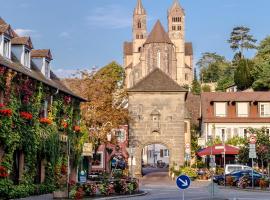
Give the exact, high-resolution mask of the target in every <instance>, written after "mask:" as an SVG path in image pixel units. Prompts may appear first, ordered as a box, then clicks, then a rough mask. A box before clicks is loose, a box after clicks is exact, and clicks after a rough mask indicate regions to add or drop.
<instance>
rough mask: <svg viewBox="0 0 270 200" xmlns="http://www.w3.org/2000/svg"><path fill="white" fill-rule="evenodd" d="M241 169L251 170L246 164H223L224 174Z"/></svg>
mask: <svg viewBox="0 0 270 200" xmlns="http://www.w3.org/2000/svg"><path fill="white" fill-rule="evenodd" d="M241 170H252V168H251V167H249V166H246V165H239V164H228V165H226V166H225V174H229V173H231V172H234V171H241Z"/></svg>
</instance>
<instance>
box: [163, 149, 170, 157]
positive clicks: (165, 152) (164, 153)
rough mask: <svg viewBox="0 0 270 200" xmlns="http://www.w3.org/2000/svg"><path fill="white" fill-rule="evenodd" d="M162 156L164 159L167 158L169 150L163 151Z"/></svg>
mask: <svg viewBox="0 0 270 200" xmlns="http://www.w3.org/2000/svg"><path fill="white" fill-rule="evenodd" d="M163 155H164V157H169V150H168V149H164V150H163Z"/></svg>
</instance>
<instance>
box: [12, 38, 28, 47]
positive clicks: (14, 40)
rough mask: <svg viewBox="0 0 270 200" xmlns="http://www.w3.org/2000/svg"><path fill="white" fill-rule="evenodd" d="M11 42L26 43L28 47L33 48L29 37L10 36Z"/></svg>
mask: <svg viewBox="0 0 270 200" xmlns="http://www.w3.org/2000/svg"><path fill="white" fill-rule="evenodd" d="M11 44H15V45H16V44H18V45H27V46H28V47H29V48H31V49H32V48H33V44H32V41H31V39H30V37H15V38H12V40H11Z"/></svg>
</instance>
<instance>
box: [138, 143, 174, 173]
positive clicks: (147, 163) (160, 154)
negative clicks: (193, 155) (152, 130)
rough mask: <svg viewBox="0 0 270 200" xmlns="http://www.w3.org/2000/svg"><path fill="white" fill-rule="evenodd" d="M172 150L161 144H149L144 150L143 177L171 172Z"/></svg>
mask: <svg viewBox="0 0 270 200" xmlns="http://www.w3.org/2000/svg"><path fill="white" fill-rule="evenodd" d="M169 164H170V150H169V149H168V147H167V146H165V145H163V144H160V143H153V144H148V145H146V146H145V147H143V149H142V163H141V168H142V175H143V176H144V175H148V174H150V173H155V172H169Z"/></svg>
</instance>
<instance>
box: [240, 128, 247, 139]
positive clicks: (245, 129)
mask: <svg viewBox="0 0 270 200" xmlns="http://www.w3.org/2000/svg"><path fill="white" fill-rule="evenodd" d="M239 135H240V137H245V138H246V137H249V133H248V129H247V128H240V134H239Z"/></svg>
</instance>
